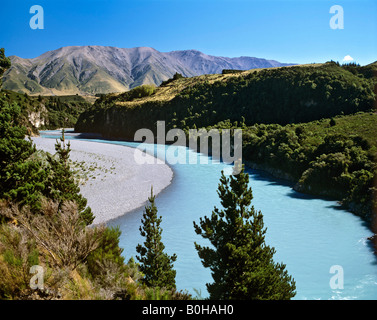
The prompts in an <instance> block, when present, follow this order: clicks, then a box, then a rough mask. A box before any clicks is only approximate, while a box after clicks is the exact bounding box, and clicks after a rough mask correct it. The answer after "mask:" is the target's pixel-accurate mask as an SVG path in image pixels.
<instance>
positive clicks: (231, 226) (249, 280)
mask: <svg viewBox="0 0 377 320" xmlns="http://www.w3.org/2000/svg"><path fill="white" fill-rule="evenodd" d="M248 183H249V175H248V174H247V173H245V172H244V168H243V169H242V171H241V172H240V173H239V174H238V175H236V176H230V178H226V177H225V175H224V174H223V173H222V175H221V179H220V183H219V187H218V191H217V193H218V195H219V197H220V200H221V205H222V206H223V210H220V209H218V208H216V207H215V209H214V210H213V211H212V215H211V216H210V217H207V216H205V217H204V218H200V223H199V225H198V224H196V223H195V222H194V227H195V232H196V233H197V234H199V235H201V236H202V237H203V238H205V239H208V240H209V241H210V243H211V244H212V246H213V247H203V246H201V245H199V244H197V243H195V248H196V249H197V251H198V254H199V257H200V258H201V259H202V263H203V266H204V267H206V268H210V269H211V272H212V278H213V280H214V282H213V283H211V284H207V289H208V292H209V294H210V299H215V300H218V299H221V300H224V299H226V300H228V299H238V300H241V299H242V300H244V299H250V300H252V299H263V300H266V299H273V300H287V299H291V298H292V297H294V295H295V288H296V286H295V281H294V280H293V279H292V277H291V276H289V275H288V273H287V271H286V270H285V265H284V264H279V263H275V262H274V261H273V255H274V254H275V249H274V248H273V247H270V246H268V245H266V243H265V234H266V228H264V224H263V215H262V213H261V212H260V211H258V212H257V211H256V210H255V209H254V206H251V207H250V205H251V200H252V199H253V194H252V190H251V188H250V187H249V186H248Z"/></svg>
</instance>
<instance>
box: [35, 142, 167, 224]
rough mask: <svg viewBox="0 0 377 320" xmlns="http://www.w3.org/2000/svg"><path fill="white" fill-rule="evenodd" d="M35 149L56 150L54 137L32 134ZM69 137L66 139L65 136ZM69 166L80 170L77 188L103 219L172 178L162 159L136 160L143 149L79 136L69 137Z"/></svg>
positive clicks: (97, 220) (97, 218)
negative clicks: (83, 138) (148, 161)
mask: <svg viewBox="0 0 377 320" xmlns="http://www.w3.org/2000/svg"><path fill="white" fill-rule="evenodd" d="M32 140H33V142H34V143H35V145H36V147H37V149H39V150H44V151H47V152H49V153H51V154H55V143H56V140H55V139H48V138H41V137H33V138H32ZM66 141H68V140H66ZM69 141H70V143H71V150H72V151H71V153H70V159H71V160H72V162H73V166H72V168H73V169H75V170H79V171H78V173H79V176H80V177H81V179H80V191H81V194H82V195H83V196H84V197H85V198H86V199H87V200H88V206H90V207H91V208H92V211H93V214H94V215H95V219H94V222H93V224H100V223H106V222H107V221H109V220H112V219H115V218H117V217H119V216H122V215H124V214H126V213H127V212H130V211H132V210H134V209H136V208H139V207H142V206H144V205H145V204H146V202H147V200H148V197H149V196H150V194H151V187H152V186H153V193H154V195H157V194H158V193H160V192H161V191H162V190H163V189H165V188H166V187H167V186H168V185H169V184H170V183H171V181H172V179H173V171H172V169H171V168H170V167H169V166H168V165H167V164H165V163H164V162H163V161H161V160H158V159H154V163H153V164H148V163H143V164H140V163H141V162H142V161H137V160H138V159H141V158H140V157H142V158H143V159H144V158H146V157H152V156H150V155H146V154H145V153H143V152H142V151H140V150H138V149H135V148H130V147H126V146H121V145H115V144H108V143H99V142H91V141H82V140H69Z"/></svg>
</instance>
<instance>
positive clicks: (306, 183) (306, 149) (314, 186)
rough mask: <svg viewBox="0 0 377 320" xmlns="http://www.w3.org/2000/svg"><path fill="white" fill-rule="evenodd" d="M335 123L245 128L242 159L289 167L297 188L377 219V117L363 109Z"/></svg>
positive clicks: (280, 169)
mask: <svg viewBox="0 0 377 320" xmlns="http://www.w3.org/2000/svg"><path fill="white" fill-rule="evenodd" d="M330 122H331V121H330ZM334 122H336V125H335V126H329V119H324V120H323V121H318V122H311V123H306V124H299V125H287V126H284V127H283V126H280V125H263V124H261V125H254V126H252V127H249V128H247V129H245V130H244V135H243V140H244V141H243V143H244V152H243V158H244V160H246V161H249V162H252V163H254V164H258V165H260V166H261V167H262V168H263V169H265V170H268V171H270V172H275V173H276V172H284V177H290V180H292V181H294V182H297V184H296V186H295V189H296V190H298V191H301V192H305V193H309V194H314V195H320V196H325V197H330V198H332V199H336V200H340V201H341V202H342V204H343V205H345V206H346V207H347V209H349V210H351V211H352V212H355V213H357V214H359V215H360V216H361V217H362V218H364V219H365V220H367V221H372V220H373V216H374V214H373V212H374V210H375V209H376V208H377V202H376V197H375V196H374V192H375V191H374V190H375V188H374V181H373V180H374V177H377V166H376V163H375V155H376V139H375V137H376V134H377V132H376V130H377V129H376V128H377V127H376V125H377V116H376V114H373V113H370V114H369V113H365V114H363V113H361V114H356V115H352V116H343V117H337V118H336V120H335V119H334ZM330 130H331V131H330ZM336 132H338V133H336Z"/></svg>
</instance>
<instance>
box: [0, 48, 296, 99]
mask: <svg viewBox="0 0 377 320" xmlns="http://www.w3.org/2000/svg"><path fill="white" fill-rule="evenodd" d="M9 58H10V59H11V62H12V67H11V68H10V69H9V70H8V71H7V72H6V73H5V75H4V79H3V87H4V89H8V90H13V91H17V92H22V93H27V94H32V95H37V94H41V95H43V94H55V95H64V94H82V95H94V94H97V93H110V92H124V91H128V90H129V89H132V88H134V87H137V86H139V85H142V84H154V85H157V86H158V85H159V84H161V82H162V81H165V80H167V79H169V78H171V77H172V76H173V75H174V74H175V73H176V72H178V73H181V74H182V75H183V76H185V77H192V76H198V75H203V74H215V73H221V72H222V70H223V69H239V70H249V69H254V68H266V67H281V66H288V65H293V64H292V63H281V62H278V61H276V60H267V59H263V58H255V57H246V56H241V57H235V58H228V57H221V56H212V55H207V54H205V53H203V52H201V51H198V50H195V49H189V50H175V51H170V52H160V51H158V50H156V49H154V48H151V47H135V48H118V47H112V46H67V47H61V48H59V49H56V50H52V51H47V52H45V53H43V54H41V55H40V56H38V57H35V58H31V59H24V58H21V57H18V56H10V57H9Z"/></svg>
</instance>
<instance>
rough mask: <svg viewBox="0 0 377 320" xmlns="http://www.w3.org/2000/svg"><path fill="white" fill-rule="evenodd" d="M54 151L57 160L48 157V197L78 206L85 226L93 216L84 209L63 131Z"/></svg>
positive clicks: (89, 211) (88, 208)
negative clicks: (74, 203)
mask: <svg viewBox="0 0 377 320" xmlns="http://www.w3.org/2000/svg"><path fill="white" fill-rule="evenodd" d="M55 151H56V156H57V159H55V157H54V156H51V155H48V162H49V164H50V177H49V184H48V186H49V190H48V193H49V194H48V197H49V198H50V199H54V200H57V201H60V202H61V203H62V202H63V201H64V200H68V201H74V202H76V204H77V206H78V210H79V212H80V216H81V218H82V220H83V222H84V223H85V224H86V225H89V224H91V223H92V222H93V220H94V216H93V213H92V210H91V208H90V207H86V204H87V200H86V199H85V198H84V197H83V196H82V195H81V194H80V188H79V186H78V183H77V182H76V181H75V179H74V176H73V174H72V171H71V167H70V164H69V153H70V152H71V144H70V142H68V143H66V142H65V135H64V129H63V130H62V136H61V137H60V142H59V141H58V140H56V144H55Z"/></svg>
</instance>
